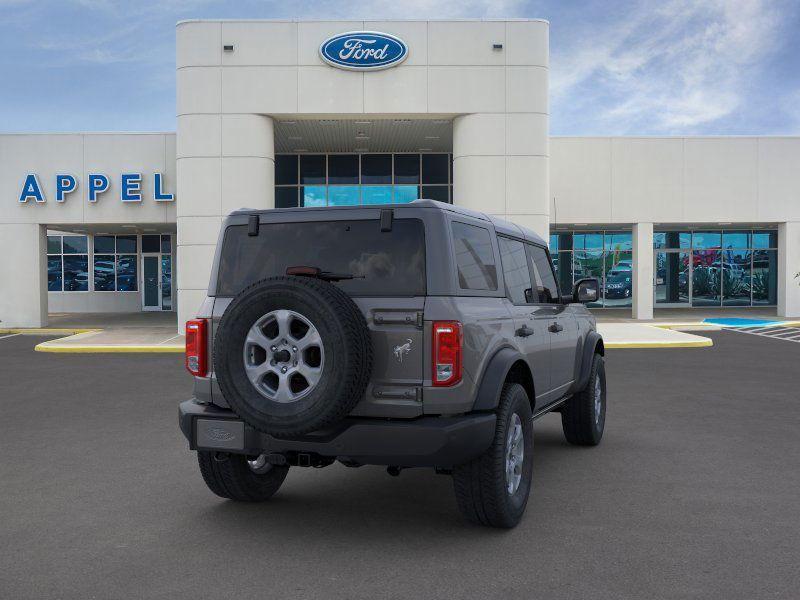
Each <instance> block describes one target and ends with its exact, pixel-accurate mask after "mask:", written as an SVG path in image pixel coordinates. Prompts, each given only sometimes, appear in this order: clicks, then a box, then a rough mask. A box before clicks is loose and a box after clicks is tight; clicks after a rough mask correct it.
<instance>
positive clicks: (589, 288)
mask: <svg viewBox="0 0 800 600" xmlns="http://www.w3.org/2000/svg"><path fill="white" fill-rule="evenodd" d="M599 299H600V280H599V279H597V277H587V278H586V279H580V280H578V281H576V282H575V287H574V288H573V289H572V301H573V302H580V303H581V304H589V303H590V302H597V300H599Z"/></svg>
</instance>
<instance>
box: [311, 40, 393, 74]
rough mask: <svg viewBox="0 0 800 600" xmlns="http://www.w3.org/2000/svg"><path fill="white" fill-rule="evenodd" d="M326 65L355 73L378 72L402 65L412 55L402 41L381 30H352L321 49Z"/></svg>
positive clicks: (325, 44)
mask: <svg viewBox="0 0 800 600" xmlns="http://www.w3.org/2000/svg"><path fill="white" fill-rule="evenodd" d="M319 54H320V56H321V57H322V60H324V61H325V62H326V63H328V64H329V65H331V66H333V67H337V68H339V69H349V70H351V71H377V70H379V69H388V68H389V67H394V66H397V65H399V64H400V63H401V62H403V61H404V60H405V59H406V56H408V46H407V45H406V43H405V42H404V41H403V40H401V39H400V38H398V37H396V36H393V35H391V34H389V33H380V32H378V31H348V32H347V33H340V34H339V35H335V36H333V37H331V38H328V39H327V40H325V41H324V42H322V45H320V47H319Z"/></svg>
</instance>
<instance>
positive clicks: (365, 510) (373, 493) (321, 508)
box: [195, 417, 583, 544]
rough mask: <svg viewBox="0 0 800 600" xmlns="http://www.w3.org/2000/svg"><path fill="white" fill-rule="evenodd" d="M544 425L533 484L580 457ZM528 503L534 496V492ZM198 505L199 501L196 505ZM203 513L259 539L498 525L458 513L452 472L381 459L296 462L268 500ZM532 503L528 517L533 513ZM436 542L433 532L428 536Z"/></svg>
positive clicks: (556, 429) (224, 504) (221, 504)
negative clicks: (379, 463)
mask: <svg viewBox="0 0 800 600" xmlns="http://www.w3.org/2000/svg"><path fill="white" fill-rule="evenodd" d="M548 420H549V421H550V422H549V423H547V424H546V425H545V426H543V423H542V422H541V421H540V422H539V423H537V430H536V441H535V444H536V445H535V449H536V450H535V453H534V454H535V458H534V461H535V462H534V473H535V477H536V479H535V482H536V483H535V487H541V488H542V489H547V487H548V485H550V481H549V479H550V477H552V476H555V475H557V474H558V472H559V470H563V469H564V468H565V463H567V462H568V461H570V460H579V457H578V456H575V454H573V453H572V452H570V450H577V452H578V453H580V452H581V451H582V450H583V449H573V448H572V447H570V446H569V445H568V444H567V443H566V441H565V440H564V437H563V434H562V433H561V426H560V420H559V419H557V418H556V417H554V418H552V419H548ZM530 503H531V505H534V504H535V503H536V498H535V494H534V496H532V497H531V500H530ZM195 508H199V507H198V506H197V505H195ZM199 512H200V514H202V518H203V519H204V521H205V522H206V523H209V526H211V527H213V528H214V531H215V532H216V533H215V535H220V536H223V537H230V538H231V539H234V538H235V539H241V538H242V535H243V534H245V535H249V536H257V537H260V536H261V535H263V536H264V537H263V539H264V540H269V539H272V540H275V539H286V538H285V536H287V535H290V536H293V539H294V540H295V541H297V540H298V536H306V535H307V536H308V542H309V543H313V541H314V538H315V537H316V536H318V535H319V534H320V532H322V531H325V532H327V533H336V535H337V536H341V539H342V540H343V541H344V540H350V541H353V542H355V541H358V540H362V539H363V538H364V535H365V534H368V533H369V534H374V533H375V531H376V529H380V531H381V534H382V535H383V536H387V535H389V536H392V535H393V536H398V535H399V536H415V535H422V534H426V535H429V534H430V532H431V531H432V530H436V531H439V532H440V533H441V534H442V535H443V538H442V540H443V541H446V540H451V539H452V538H453V536H456V537H458V536H459V535H460V534H459V532H462V533H463V532H468V535H469V536H474V535H475V533H476V531H480V532H481V534H482V535H488V536H492V535H498V533H499V532H502V531H503V530H495V529H490V528H484V527H478V526H474V525H472V524H471V523H468V522H467V521H465V520H463V519H462V518H461V516H460V515H459V512H458V509H457V506H456V503H455V498H454V494H453V485H452V480H451V478H450V477H449V476H446V475H437V474H435V473H434V472H433V470H431V469H406V470H403V471H402V472H401V474H400V476H399V477H390V476H388V475H387V474H386V472H385V469H384V468H383V467H376V466H365V467H361V468H358V469H349V468H346V467H344V466H342V465H339V464H335V465H332V466H330V467H327V468H325V469H299V468H293V469H291V470H290V471H289V475H288V476H287V478H286V481H285V482H284V485H283V487H282V488H281V489H280V490H279V492H278V493H277V494H276V495H275V496H274V497H273V498H272V499H271V500H269V501H267V502H264V503H260V504H259V503H256V504H246V503H238V502H233V501H227V500H222V499H220V498H217V497H215V496H212V495H210V494H209V495H208V496H207V497H206V506H205V507H204V508H200V511H199ZM536 518H537V517H536V513H535V512H533V511H529V512H528V515H527V516H526V518H525V520H524V521H523V525H524V522H525V521H534V520H535V519H536ZM430 543H431V544H435V543H436V538H432V539H431V540H430Z"/></svg>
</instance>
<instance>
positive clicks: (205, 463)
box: [197, 451, 289, 502]
mask: <svg viewBox="0 0 800 600" xmlns="http://www.w3.org/2000/svg"><path fill="white" fill-rule="evenodd" d="M197 462H198V463H199V465H200V473H202V475H203V480H204V481H205V482H206V485H207V486H208V489H210V490H211V491H212V492H214V493H215V494H216V495H217V496H219V497H221V498H229V499H231V500H238V501H240V502H263V501H264V500H268V499H269V498H271V497H272V495H273V494H275V492H277V491H278V488H280V487H281V484H282V483H283V480H284V479H286V474H287V473H288V472H289V467H288V466H278V465H268V466H267V467H266V468H265V472H261V473H256V472H255V471H253V469H251V468H250V466H249V465H248V464H247V457H246V456H244V455H242V454H221V453H218V452H202V451H199V452H198V453H197Z"/></svg>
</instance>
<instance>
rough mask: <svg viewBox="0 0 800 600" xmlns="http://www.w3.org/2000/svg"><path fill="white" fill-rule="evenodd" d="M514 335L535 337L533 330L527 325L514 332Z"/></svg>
mask: <svg viewBox="0 0 800 600" xmlns="http://www.w3.org/2000/svg"><path fill="white" fill-rule="evenodd" d="M514 335H516V336H517V337H523V338H524V337H528V336H529V335H533V329H531V328H530V327H528V326H527V325H523V326H522V327H520V328H519V329H517V330H516V331H515V332H514Z"/></svg>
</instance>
